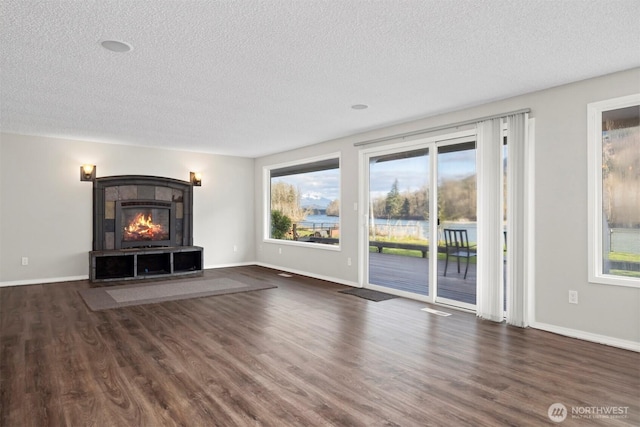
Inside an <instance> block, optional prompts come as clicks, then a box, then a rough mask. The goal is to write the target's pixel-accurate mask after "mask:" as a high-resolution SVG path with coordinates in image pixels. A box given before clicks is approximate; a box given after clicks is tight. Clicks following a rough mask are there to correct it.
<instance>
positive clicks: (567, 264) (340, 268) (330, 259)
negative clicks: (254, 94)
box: [255, 69, 640, 348]
mask: <svg viewBox="0 0 640 427" xmlns="http://www.w3.org/2000/svg"><path fill="white" fill-rule="evenodd" d="M637 92H640V69H633V70H628V71H625V72H621V73H616V74H612V75H609V76H603V77H599V78H595V79H590V80H585V81H581V82H576V83H573V84H569V85H565V86H561V87H557V88H552V89H549V90H545V91H540V92H535V93H532V94H527V95H522V96H518V97H514V98H510V99H507V100H502V101H497V102H493V103H490V104H487V105H482V106H478V107H474V108H469V109H466V110H462V111H458V112H454V113H449V114H444V115H441V116H437V117H432V118H427V119H423V120H417V121H414V122H410V123H405V124H402V125H397V126H392V127H387V128H383V129H379V130H376V131H372V132H368V133H365V134H361V135H357V136H352V137H348V138H342V139H338V140H335V141H329V142H325V143H322V144H317V145H313V146H310V147H306V148H303V149H299V150H294V151H289V152H286V153H280V154H277V155H272V156H267V157H263V158H259V159H256V162H255V177H256V178H255V179H256V183H255V187H256V198H255V205H256V218H255V224H256V241H255V242H256V246H257V248H258V250H257V251H256V256H257V261H258V262H259V263H262V264H266V265H271V266H278V267H279V268H282V269H285V270H290V271H302V272H306V273H307V274H309V275H311V276H317V277H324V278H327V279H332V280H336V281H338V282H342V283H351V284H356V283H358V280H359V279H358V266H357V262H354V263H353V265H352V266H347V258H352V260H354V261H355V260H357V259H358V215H357V212H355V211H353V209H352V207H353V203H355V202H357V201H358V179H359V175H358V149H357V148H356V147H354V146H353V143H354V142H357V141H363V140H368V139H374V138H378V137H385V136H392V135H396V134H400V133H403V132H410V131H415V130H419V129H425V128H430V127H434V126H440V125H446V124H451V123H455V122H458V121H463V120H470V119H476V118H480V117H483V116H487V115H492V114H499V113H504V112H508V111H513V110H518V109H521V108H531V114H530V117H533V118H535V134H536V138H535V147H536V151H535V159H534V161H535V167H536V170H535V176H536V182H535V201H536V208H535V221H536V222H535V227H536V229H535V236H536V251H535V259H536V265H535V279H536V282H535V307H536V310H535V322H536V323H535V326H537V327H540V328H543V329H549V330H553V331H556V332H561V333H565V334H569V335H572V334H573V335H576V336H580V337H582V338H588V339H594V340H601V339H604V341H606V342H609V343H614V344H616V343H617V341H618V340H619V341H621V342H623V343H622V345H623V346H625V343H626V344H629V343H631V344H632V345H631V346H632V347H633V346H635V345H638V344H639V343H640V289H637V288H635V289H634V288H625V287H619V286H606V285H598V284H591V283H588V281H587V118H586V117H587V104H588V103H590V102H594V101H600V100H603V99H609V98H614V97H619V96H623V95H629V94H631V93H637ZM374 107H375V106H374ZM359 114H361V113H359ZM365 114H366V112H365ZM395 142H398V141H395ZM393 143H394V141H391V142H387V143H383V144H382V145H385V144H387V145H389V144H393ZM336 151H339V152H341V153H342V183H341V185H342V188H341V197H342V211H341V212H342V215H341V216H342V218H341V219H342V229H341V242H342V249H341V251H339V252H332V251H327V250H321V249H317V248H313V247H309V248H298V247H291V246H283V245H279V244H277V243H269V242H264V241H263V239H262V236H263V225H262V224H263V215H264V207H263V204H262V191H261V189H262V188H263V187H262V186H263V182H262V168H263V167H264V166H265V165H272V164H278V163H283V162H289V161H293V160H296V159H304V158H307V157H313V156H317V155H322V154H326V153H331V152H336ZM279 247H282V248H283V250H282V254H279V252H278V248H279ZM570 289H571V290H576V291H578V293H579V301H580V303H579V304H578V305H572V304H569V303H568V290H570ZM627 347H629V345H627ZM638 348H640V346H639V347H638Z"/></svg>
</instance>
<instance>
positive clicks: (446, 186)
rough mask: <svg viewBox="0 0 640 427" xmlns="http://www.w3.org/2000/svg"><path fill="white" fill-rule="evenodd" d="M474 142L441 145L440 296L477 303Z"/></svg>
mask: <svg viewBox="0 0 640 427" xmlns="http://www.w3.org/2000/svg"><path fill="white" fill-rule="evenodd" d="M476 201H477V192H476V148H475V142H471V143H467V144H456V145H449V146H444V147H439V148H438V221H439V225H438V230H439V234H440V236H439V244H438V246H440V249H439V252H440V256H439V258H440V259H439V261H438V295H437V296H438V297H439V298H446V299H449V300H454V301H459V302H464V303H468V304H473V305H475V303H476V259H477V257H476V254H477V252H476V242H477V239H476V235H477V223H476V221H477V214H476V204H477V202H476Z"/></svg>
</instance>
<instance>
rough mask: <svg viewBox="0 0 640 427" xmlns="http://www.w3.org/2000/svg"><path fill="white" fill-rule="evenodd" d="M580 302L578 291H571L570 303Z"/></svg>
mask: <svg viewBox="0 0 640 427" xmlns="http://www.w3.org/2000/svg"><path fill="white" fill-rule="evenodd" d="M577 303H578V291H569V304H577Z"/></svg>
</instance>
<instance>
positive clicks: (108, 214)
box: [104, 202, 116, 219]
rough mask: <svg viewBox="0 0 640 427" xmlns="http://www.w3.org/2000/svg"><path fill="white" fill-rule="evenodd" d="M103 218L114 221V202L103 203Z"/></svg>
mask: <svg viewBox="0 0 640 427" xmlns="http://www.w3.org/2000/svg"><path fill="white" fill-rule="evenodd" d="M104 217H105V219H115V217H116V202H104Z"/></svg>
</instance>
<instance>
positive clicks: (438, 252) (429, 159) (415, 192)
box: [364, 135, 477, 309]
mask: <svg viewBox="0 0 640 427" xmlns="http://www.w3.org/2000/svg"><path fill="white" fill-rule="evenodd" d="M475 156H476V148H475V137H474V135H469V136H466V137H457V138H455V139H442V140H434V141H424V142H422V143H421V144H417V145H415V146H412V147H406V148H399V149H395V150H386V151H385V150H375V149H374V150H371V152H370V153H369V154H367V155H366V156H365V158H364V159H365V160H364V166H365V169H366V173H367V179H366V183H367V189H366V205H367V211H368V212H367V227H366V228H367V236H366V245H367V253H366V257H365V258H366V270H365V271H366V281H365V285H366V286H367V287H369V288H372V289H378V290H383V291H385V292H390V293H394V294H398V295H406V296H410V297H413V298H417V299H423V300H425V301H431V302H440V303H445V304H451V305H456V306H460V307H464V308H469V309H473V308H474V306H475V303H476V260H477V248H476V236H477V233H476V199H477V192H476V158H475Z"/></svg>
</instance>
